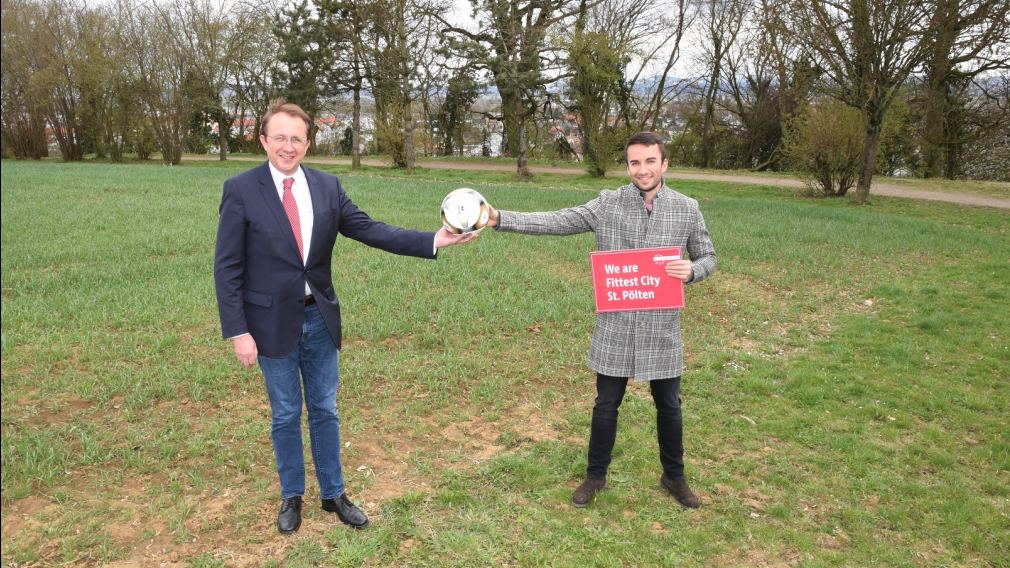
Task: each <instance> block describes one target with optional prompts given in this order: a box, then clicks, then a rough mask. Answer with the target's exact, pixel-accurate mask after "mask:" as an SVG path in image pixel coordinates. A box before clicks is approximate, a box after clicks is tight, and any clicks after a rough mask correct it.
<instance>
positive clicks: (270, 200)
mask: <svg viewBox="0 0 1010 568" xmlns="http://www.w3.org/2000/svg"><path fill="white" fill-rule="evenodd" d="M259 182H260V187H259V189H260V195H261V196H262V197H263V202H264V203H266V206H267V209H269V210H270V212H271V213H272V214H273V217H274V220H275V221H276V222H277V226H278V227H280V228H281V231H280V234H282V235H285V237H284V240H285V241H286V242H287V243H288V245H289V247H288V248H290V250H291V252H292V253H293V254H294V255H295V256H296V257H298V260H301V256H300V255H299V254H298V242H297V241H295V233H294V231H292V230H291V221H288V214H287V213H285V212H284V204H283V203H281V199H280V197H278V196H277V188H276V187H275V186H274V178H273V177H272V176H271V175H270V166H268V165H267V164H266V163H264V164H263V165H262V166H261V167H260V170H259ZM312 201H313V207H314V206H315V198H313V200H312Z"/></svg>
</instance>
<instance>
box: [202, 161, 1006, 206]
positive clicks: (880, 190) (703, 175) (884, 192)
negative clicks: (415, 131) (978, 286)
mask: <svg viewBox="0 0 1010 568" xmlns="http://www.w3.org/2000/svg"><path fill="white" fill-rule="evenodd" d="M185 159H186V160H216V159H217V157H215V156H196V155H190V156H186V157H185ZM228 159H229V160H236V161H251V162H258V161H261V160H263V158H261V157H257V156H234V157H229V158H228ZM305 161H306V162H307V163H316V164H330V165H348V164H350V163H351V159H350V158H342V157H331V158H322V157H308V158H306V159H305ZM361 163H362V164H363V165H366V166H375V167H388V166H389V165H390V162H389V160H386V159H381V158H364V159H362V160H361ZM417 165H418V166H419V167H422V168H428V169H432V170H482V171H497V172H511V171H515V166H514V165H512V164H490V163H486V162H483V163H482V162H452V161H442V160H431V161H428V160H418V163H417ZM530 170H532V171H533V173H535V174H568V175H580V174H584V173H586V170H585V169H583V168H573V167H559V166H530ZM666 177H667V178H669V179H673V180H677V179H680V180H691V181H694V180H698V181H718V182H726V183H746V184H752V185H772V186H777V187H789V188H802V187H803V182H802V181H800V180H798V179H796V178H794V177H789V176H779V177H772V176H754V175H746V174H740V175H737V174H724V173H707V172H678V171H670V172H667V174H666ZM870 195H881V196H887V197H905V198H909V199H925V200H929V201H944V202H947V203H957V204H960V205H975V206H980V207H996V208H998V209H1010V199H1004V198H1000V197H991V196H987V195H977V194H969V193H952V192H944V191H933V190H929V189H917V188H914V187H908V186H905V185H900V186H899V185H895V184H889V183H874V184H873V185H872V186H871V187H870Z"/></svg>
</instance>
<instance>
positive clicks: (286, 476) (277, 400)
mask: <svg viewBox="0 0 1010 568" xmlns="http://www.w3.org/2000/svg"><path fill="white" fill-rule="evenodd" d="M337 358H338V352H337V347H336V346H335V345H334V344H333V339H331V338H330V333H329V331H327V329H326V324H325V322H323V317H322V315H321V314H320V313H319V308H318V307H317V306H309V307H307V308H305V323H304V324H303V325H302V337H301V339H300V340H299V342H298V347H297V348H295V350H294V351H292V352H291V354H289V355H288V356H286V357H282V358H278V359H275V358H271V357H264V356H262V355H260V357H259V364H260V370H262V371H263V380H264V382H265V383H266V387H267V395H268V396H269V397H270V412H271V416H272V417H271V424H270V435H271V437H272V438H273V444H274V456H275V457H276V459H277V474H278V476H280V481H281V498H282V499H288V498H290V497H296V496H301V495H304V494H305V460H304V456H303V450H302V385H303V384H304V387H305V407H306V408H307V409H308V412H309V439H310V442H311V445H312V461H313V462H314V463H315V466H316V480H317V481H318V482H319V493H320V496H321V497H322V498H323V499H334V498H336V497H339V496H340V495H342V494H343V493H344V475H343V472H342V471H341V468H340V418H339V417H338V416H337V387H338V386H339V384H340V375H339V372H338V370H337Z"/></svg>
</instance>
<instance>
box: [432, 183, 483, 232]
mask: <svg viewBox="0 0 1010 568" xmlns="http://www.w3.org/2000/svg"><path fill="white" fill-rule="evenodd" d="M490 213H491V206H490V205H488V202H487V200H486V199H484V196H483V195H481V194H479V193H477V192H476V191H474V190H472V189H470V188H469V187H461V188H459V189H455V190H453V191H451V192H449V195H446V196H445V199H443V200H442V225H443V226H445V228H446V230H447V231H449V232H450V233H453V234H456V235H461V234H463V233H472V232H474V231H479V230H481V229H483V228H484V227H485V226H486V225H487V221H488V216H489V215H490Z"/></svg>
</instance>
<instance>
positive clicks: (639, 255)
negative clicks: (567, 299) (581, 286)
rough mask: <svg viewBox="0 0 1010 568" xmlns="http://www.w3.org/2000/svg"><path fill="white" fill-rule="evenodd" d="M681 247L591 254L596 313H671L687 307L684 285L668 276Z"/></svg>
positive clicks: (678, 256) (677, 258) (678, 258)
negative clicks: (670, 264) (653, 311)
mask: <svg viewBox="0 0 1010 568" xmlns="http://www.w3.org/2000/svg"><path fill="white" fill-rule="evenodd" d="M673 260H680V247H665V248H648V249H631V250H613V251H603V252H591V253H589V263H590V264H591V265H592V268H593V293H594V295H595V296H596V311H597V312H630V311H637V310H670V309H680V308H683V307H684V282H683V281H681V280H680V279H679V278H674V277H673V276H670V275H669V274H667V273H666V265H667V263H669V262H670V261H673Z"/></svg>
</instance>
